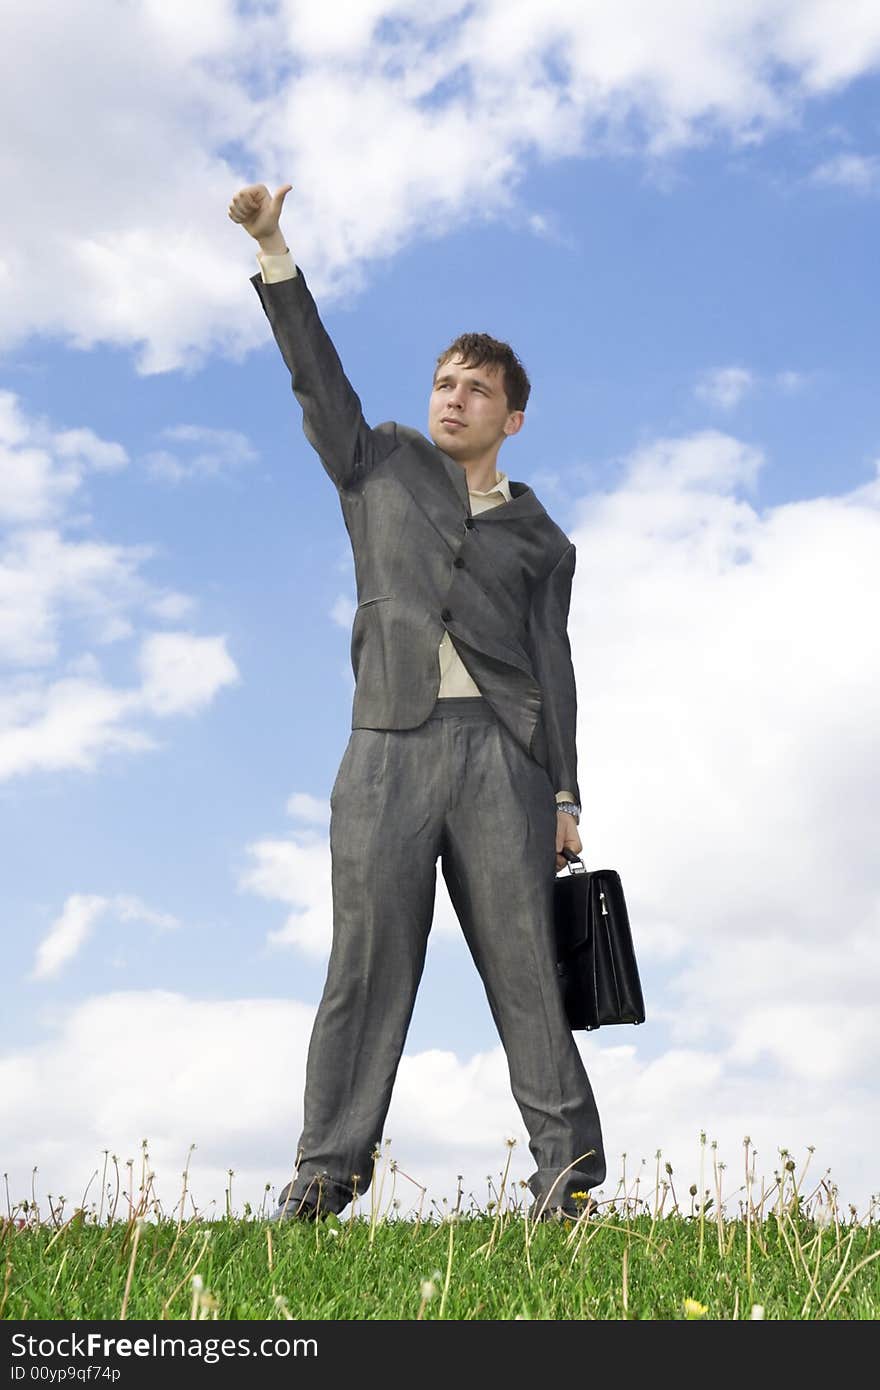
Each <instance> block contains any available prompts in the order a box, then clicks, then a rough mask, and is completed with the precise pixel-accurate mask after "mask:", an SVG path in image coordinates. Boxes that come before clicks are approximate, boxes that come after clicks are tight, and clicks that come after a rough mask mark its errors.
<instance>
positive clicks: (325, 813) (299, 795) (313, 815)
mask: <svg viewBox="0 0 880 1390" xmlns="http://www.w3.org/2000/svg"><path fill="white" fill-rule="evenodd" d="M285 810H286V811H287V814H288V815H289V816H293V817H294V819H295V820H302V821H307V822H308V821H311V822H312V824H314V825H326V824H327V822H328V820H329V819H330V803H329V802H328V801H324V800H322V799H321V798H320V797H318V796H309V794H308V792H294V794H293V796H291V797H289V798H288V801H287V806H286V807H285Z"/></svg>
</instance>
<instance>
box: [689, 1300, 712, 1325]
mask: <svg viewBox="0 0 880 1390" xmlns="http://www.w3.org/2000/svg"><path fill="white" fill-rule="evenodd" d="M708 1311H709V1309H708V1308H707V1306H706V1304H705V1303H698V1302H697V1300H696V1299H695V1298H686V1299H685V1301H684V1315H685V1317H686V1318H688V1319H689V1320H693V1319H694V1318H704V1317H705V1316H706V1314H707V1313H708Z"/></svg>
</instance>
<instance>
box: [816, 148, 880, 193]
mask: <svg viewBox="0 0 880 1390" xmlns="http://www.w3.org/2000/svg"><path fill="white" fill-rule="evenodd" d="M811 179H812V181H813V183H820V184H831V185H836V186H837V187H840V188H851V189H853V190H854V191H855V192H856V193H870V192H872V191H873V190H874V189H875V188H877V187H878V186H880V156H878V155H864V154H838V155H835V156H834V158H833V159H828V160H826V161H825V162H824V163H823V164H820V165H818V167H817V168H815V169H814V170H813V172H812V174H811Z"/></svg>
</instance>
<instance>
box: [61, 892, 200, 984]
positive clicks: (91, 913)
mask: <svg viewBox="0 0 880 1390" xmlns="http://www.w3.org/2000/svg"><path fill="white" fill-rule="evenodd" d="M108 917H110V918H114V917H115V918H116V920H117V921H120V922H140V923H142V924H143V925H145V926H155V927H161V928H164V929H167V928H169V927H177V926H179V925H180V924H179V922H178V921H177V919H176V918H174V917H172V916H170V915H169V914H168V913H166V912H155V911H154V910H153V909H152V908H149V907H147V906H146V905H145V904H144V903H142V902H141V901H140V899H139V898H132V897H129V896H127V895H126V894H116V895H115V896H113V897H110V898H106V897H101V896H100V895H99V894H96V893H71V895H70V897H68V898H67V900H66V901H65V904H64V907H63V908H62V910H61V913H60V915H59V916H58V917H56V919H55V921H54V922H53V923H52V925H51V927H50V928H49V931H48V933H47V934H46V936H45V937H44V938H43V940H42V941H41V942H40V944H39V946H38V947H37V957H36V961H35V964H34V970H33V978H34V979H37V980H45V979H48V978H49V977H51V976H54V975H57V974H59V973H60V971H61V970H62V969H63V967H64V966H65V965H67V963H68V962H69V961H71V960H72V959H73V957H74V956H75V955H76V954H77V952H78V951H79V950H80V948H81V947H82V946H83V945H84V944H85V942H86V941H88V939H89V937H90V936H91V935H92V933H93V932H94V930H95V927H96V926H97V925H98V924H99V922H100V921H101V920H102V919H104V918H108Z"/></svg>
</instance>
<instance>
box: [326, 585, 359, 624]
mask: <svg viewBox="0 0 880 1390" xmlns="http://www.w3.org/2000/svg"><path fill="white" fill-rule="evenodd" d="M356 612H357V603H356V601H355V600H354V599H352V598H349V596H348V594H338V595H337V597H336V599H335V601H334V603H333V607H332V608H331V609H330V618H331V621H332V622H334V623H335V624H336V626H337V627H342V628H345V630H346V632H348V631H350V629H351V625H352V623H353V622H354V615H355V613H356Z"/></svg>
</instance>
